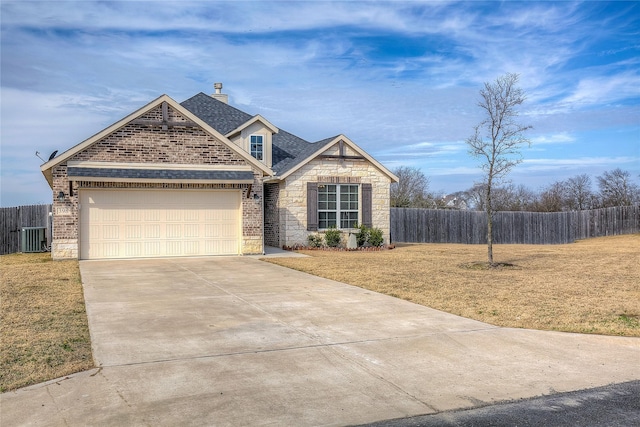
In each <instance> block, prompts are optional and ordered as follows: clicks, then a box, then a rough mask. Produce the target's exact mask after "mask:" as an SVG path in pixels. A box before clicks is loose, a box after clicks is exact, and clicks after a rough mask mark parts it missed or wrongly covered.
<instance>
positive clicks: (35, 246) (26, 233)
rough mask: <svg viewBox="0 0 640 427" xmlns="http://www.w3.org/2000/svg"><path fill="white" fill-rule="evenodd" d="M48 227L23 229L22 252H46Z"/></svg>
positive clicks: (21, 238) (21, 236) (21, 237)
mask: <svg viewBox="0 0 640 427" xmlns="http://www.w3.org/2000/svg"><path fill="white" fill-rule="evenodd" d="M46 231H47V228H46V227H22V233H21V235H20V241H21V242H22V245H21V246H22V252H23V253H27V252H44V251H45V250H46V248H47V238H46Z"/></svg>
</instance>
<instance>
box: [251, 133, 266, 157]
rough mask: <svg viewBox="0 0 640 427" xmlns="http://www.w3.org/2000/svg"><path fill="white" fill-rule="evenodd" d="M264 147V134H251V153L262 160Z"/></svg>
mask: <svg viewBox="0 0 640 427" xmlns="http://www.w3.org/2000/svg"><path fill="white" fill-rule="evenodd" d="M262 147H263V144H262V135H251V155H252V156H253V157H255V158H256V159H258V160H262V155H263V148H262Z"/></svg>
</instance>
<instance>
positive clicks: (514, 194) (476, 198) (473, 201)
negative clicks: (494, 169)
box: [460, 184, 537, 212]
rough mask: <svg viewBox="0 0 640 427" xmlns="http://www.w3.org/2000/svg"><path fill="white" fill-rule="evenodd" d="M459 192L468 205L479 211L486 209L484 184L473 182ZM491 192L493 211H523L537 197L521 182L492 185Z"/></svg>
mask: <svg viewBox="0 0 640 427" xmlns="http://www.w3.org/2000/svg"><path fill="white" fill-rule="evenodd" d="M460 194H461V195H460V197H461V198H463V199H464V200H465V202H466V203H467V205H468V206H469V207H473V209H476V210H480V211H484V210H486V200H485V197H486V195H487V187H486V184H475V185H474V186H473V187H471V188H470V189H468V190H466V191H464V192H461V193H460ZM491 194H492V196H493V200H492V206H493V211H494V212H498V211H524V210H527V209H530V208H532V206H533V205H534V204H535V202H536V198H537V195H536V194H535V193H534V192H533V191H531V190H530V189H529V188H527V187H526V186H525V185H522V184H520V185H518V186H515V185H514V184H506V185H504V186H501V187H494V188H493V189H492V190H491Z"/></svg>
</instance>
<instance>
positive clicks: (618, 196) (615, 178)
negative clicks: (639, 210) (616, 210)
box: [598, 168, 640, 207]
mask: <svg viewBox="0 0 640 427" xmlns="http://www.w3.org/2000/svg"><path fill="white" fill-rule="evenodd" d="M598 188H599V189H600V203H602V206H603V207H611V206H629V205H632V204H634V203H638V202H640V186H638V184H636V183H634V182H633V181H631V174H630V173H629V172H628V171H623V170H622V169H620V168H617V169H614V170H612V171H607V172H605V173H603V174H602V176H599V177H598Z"/></svg>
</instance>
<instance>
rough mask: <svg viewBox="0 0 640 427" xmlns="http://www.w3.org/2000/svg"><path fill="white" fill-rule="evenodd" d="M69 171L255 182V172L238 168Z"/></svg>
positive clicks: (79, 175)
mask: <svg viewBox="0 0 640 427" xmlns="http://www.w3.org/2000/svg"><path fill="white" fill-rule="evenodd" d="M67 173H68V174H69V176H71V177H75V178H87V180H91V179H95V178H109V179H123V178H126V179H127V180H136V179H139V180H160V181H165V182H171V181H192V180H197V181H224V182H229V181H234V182H235V181H247V182H249V183H251V182H253V172H251V171H236V170H190V169H185V170H180V169H121V168H91V167H72V166H69V168H68V169H67Z"/></svg>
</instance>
